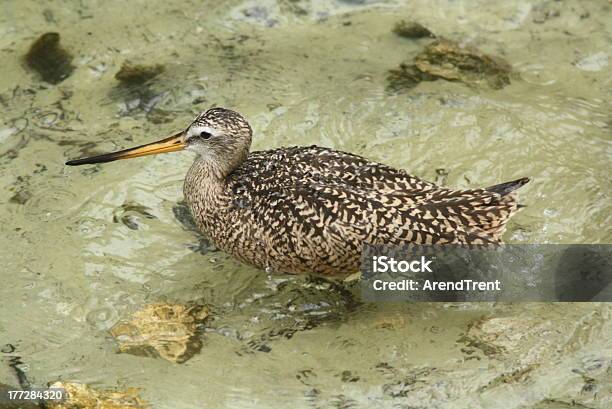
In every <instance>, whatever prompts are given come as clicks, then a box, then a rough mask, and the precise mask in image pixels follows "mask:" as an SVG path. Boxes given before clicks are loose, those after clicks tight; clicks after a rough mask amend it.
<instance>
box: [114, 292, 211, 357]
mask: <svg viewBox="0 0 612 409" xmlns="http://www.w3.org/2000/svg"><path fill="white" fill-rule="evenodd" d="M206 317H208V310H207V309H206V308H205V307H202V306H191V307H187V306H185V305H181V304H151V305H147V306H146V307H144V308H143V309H142V310H140V311H137V312H136V313H134V314H133V316H132V319H131V320H129V321H122V322H119V323H118V324H116V325H115V326H114V327H113V328H111V330H110V332H111V334H112V336H113V337H114V338H115V339H116V340H117V342H118V343H119V351H121V352H127V353H130V354H134V355H144V356H147V355H151V353H152V354H154V355H157V356H159V357H161V358H164V359H166V360H168V361H170V362H176V363H182V362H185V361H186V360H188V359H189V358H191V357H192V356H193V355H195V354H196V353H197V352H198V351H199V350H200V349H201V348H202V341H201V340H200V338H199V336H198V333H197V332H198V326H199V325H200V324H202V323H203V322H204V320H205V319H206Z"/></svg>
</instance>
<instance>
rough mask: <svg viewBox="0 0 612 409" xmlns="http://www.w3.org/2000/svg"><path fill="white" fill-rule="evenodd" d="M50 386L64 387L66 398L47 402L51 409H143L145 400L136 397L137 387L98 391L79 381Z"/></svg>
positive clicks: (57, 383)
mask: <svg viewBox="0 0 612 409" xmlns="http://www.w3.org/2000/svg"><path fill="white" fill-rule="evenodd" d="M49 387H50V388H61V389H65V390H66V392H67V394H68V399H66V400H65V401H63V402H47V403H46V407H50V408H51V409H93V408H95V409H144V408H148V407H149V405H148V404H147V402H145V401H144V400H142V399H141V398H140V397H138V389H136V388H129V389H126V390H124V391H108V390H106V391H99V390H96V389H92V388H90V387H89V386H87V385H84V384H81V383H71V382H55V383H54V384H52V385H50V386H49Z"/></svg>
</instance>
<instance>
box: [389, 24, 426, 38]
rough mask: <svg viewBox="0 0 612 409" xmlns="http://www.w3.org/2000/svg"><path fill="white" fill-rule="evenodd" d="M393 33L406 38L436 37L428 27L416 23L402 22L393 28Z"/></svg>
mask: <svg viewBox="0 0 612 409" xmlns="http://www.w3.org/2000/svg"><path fill="white" fill-rule="evenodd" d="M393 32H394V33H395V34H397V35H398V36H400V37H404V38H423V37H435V35H434V34H433V33H432V32H431V31H429V29H427V28H426V27H424V26H422V25H421V24H419V23H417V22H414V21H406V20H401V21H398V22H397V23H396V24H395V26H394V27H393Z"/></svg>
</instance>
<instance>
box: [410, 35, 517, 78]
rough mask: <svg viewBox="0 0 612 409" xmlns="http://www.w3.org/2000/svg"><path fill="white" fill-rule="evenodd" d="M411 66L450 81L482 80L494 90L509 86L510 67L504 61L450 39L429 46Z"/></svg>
mask: <svg viewBox="0 0 612 409" xmlns="http://www.w3.org/2000/svg"><path fill="white" fill-rule="evenodd" d="M414 63H415V66H416V67H417V68H418V69H419V70H420V71H421V72H424V73H427V74H429V75H432V76H434V77H438V78H443V79H445V80H449V81H461V82H465V83H468V84H469V83H478V82H480V81H482V80H485V81H486V82H487V83H488V84H489V86H490V87H491V88H494V89H500V88H503V87H505V86H506V85H508V84H510V77H509V75H508V74H509V73H510V71H511V68H510V64H508V63H507V62H506V61H504V60H502V59H501V58H498V57H492V56H490V55H487V54H484V53H481V52H480V51H479V50H477V49H476V48H474V47H469V46H462V45H460V44H457V43H456V42H454V41H450V40H445V39H440V40H437V41H434V42H433V43H431V44H429V45H428V46H427V47H425V50H423V52H421V53H420V54H419V55H417V56H416V58H415V59H414Z"/></svg>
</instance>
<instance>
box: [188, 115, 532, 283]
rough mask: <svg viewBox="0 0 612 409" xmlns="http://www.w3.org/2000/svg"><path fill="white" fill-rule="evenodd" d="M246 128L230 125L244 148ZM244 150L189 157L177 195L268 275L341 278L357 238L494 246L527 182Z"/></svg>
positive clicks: (314, 150)
mask: <svg viewBox="0 0 612 409" xmlns="http://www.w3.org/2000/svg"><path fill="white" fill-rule="evenodd" d="M229 112H232V111H229ZM216 115H219V113H217V114H216ZM200 120H201V121H203V122H206V119H204V120H202V119H201V118H200ZM214 120H215V118H214V116H213V115H210V116H209V121H211V122H214ZM196 121H198V119H196ZM230 121H231V119H230ZM245 124H246V121H245V122H244V123H239V124H236V123H234V124H230V125H231V126H239V127H240V128H241V129H242V130H243V131H245V136H244V140H245V141H246V140H247V139H248V144H247V147H248V145H250V132H251V131H250V127H248V124H246V125H245ZM246 127H248V129H246ZM246 133H248V137H247V136H246ZM245 143H247V142H245ZM247 152H248V151H247ZM247 155H248V156H246V158H243V159H242V160H241V162H240V163H239V164H238V165H237V166H233V165H231V166H230V167H231V169H227V171H225V172H224V171H223V169H226V168H227V166H221V165H219V164H218V163H214V161H210V160H196V161H195V162H194V164H193V166H192V167H191V169H190V170H189V173H188V175H187V177H186V179H185V186H184V193H185V197H186V200H187V202H188V204H189V207H190V209H191V211H192V214H193V216H194V218H195V220H196V221H197V224H198V227H199V228H200V229H201V230H202V232H204V233H205V234H206V235H208V236H209V237H210V239H211V240H212V241H213V242H214V243H215V245H216V246H217V247H219V248H220V249H222V250H224V251H225V252H227V253H229V254H232V255H233V256H235V257H237V258H238V259H240V260H242V261H244V262H246V263H249V264H252V265H255V266H257V267H259V268H262V269H267V270H268V271H276V272H287V273H308V272H310V273H319V274H327V275H338V274H349V273H352V272H355V271H357V270H358V269H359V262H360V257H361V250H362V247H363V245H364V243H371V244H401V243H415V244H445V243H462V244H494V243H500V242H501V235H502V234H503V232H504V230H505V226H506V222H507V221H508V219H509V218H510V217H511V216H512V215H513V214H514V213H515V212H516V211H517V209H518V207H519V206H518V204H517V198H516V195H515V193H514V192H513V190H515V189H516V188H518V187H520V186H522V185H523V184H525V183H526V182H527V181H528V180H527V179H519V180H517V181H513V182H508V183H505V184H501V185H497V186H493V187H490V188H486V189H468V190H451V189H447V188H443V187H439V186H436V185H435V184H433V183H430V182H426V181H424V180H421V179H419V178H417V177H414V176H411V175H409V174H407V173H406V172H404V171H403V170H397V169H394V168H391V167H389V166H385V165H382V164H379V163H375V162H371V161H368V160H367V159H365V158H362V157H360V156H357V155H353V154H350V153H345V152H340V151H336V150H332V149H328V148H323V147H319V146H309V147H291V148H279V149H274V150H268V151H259V152H251V153H248V154H247ZM230 162H231V161H230Z"/></svg>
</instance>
